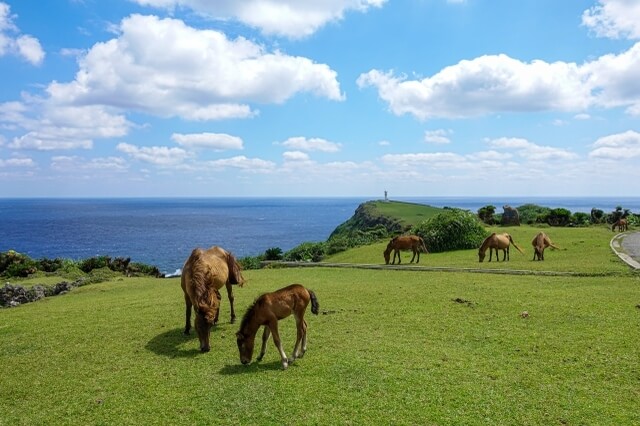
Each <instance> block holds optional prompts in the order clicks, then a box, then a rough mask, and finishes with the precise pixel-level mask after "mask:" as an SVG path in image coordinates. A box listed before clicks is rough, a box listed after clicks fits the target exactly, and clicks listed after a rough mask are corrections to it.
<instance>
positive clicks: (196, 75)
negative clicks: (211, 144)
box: [47, 15, 344, 120]
mask: <svg viewBox="0 0 640 426" xmlns="http://www.w3.org/2000/svg"><path fill="white" fill-rule="evenodd" d="M119 30H120V34H119V36H118V38H115V39H112V40H109V41H107V42H104V43H97V44H95V45H94V46H93V47H92V48H91V49H90V50H89V51H88V52H87V54H86V55H85V56H84V57H82V58H81V59H80V61H79V64H80V69H79V71H78V72H77V74H76V78H75V80H74V81H72V82H69V83H58V82H53V83H51V84H50V85H49V86H48V88H47V91H48V93H49V94H50V96H51V97H52V98H53V99H55V100H57V101H58V102H67V103H69V104H75V105H78V104H83V105H87V104H89V105H96V104H97V105H106V106H110V107H114V108H121V109H128V110H135V111H141V112H145V113H148V114H151V115H156V116H160V117H173V116H178V117H182V118H185V119H188V120H217V119H229V118H246V117H251V116H252V115H255V114H256V112H255V111H253V110H252V109H251V108H250V106H249V105H248V104H247V102H260V103H275V104H278V103H283V102H285V101H286V100H288V99H289V98H291V97H292V96H294V95H296V94H298V93H312V94H314V95H317V96H321V97H325V98H328V99H331V100H336V101H339V100H343V99H344V96H343V95H342V93H341V92H340V86H339V83H338V81H337V79H336V76H337V74H336V72H335V71H333V70H332V69H331V68H329V66H327V65H325V64H318V63H314V62H313V61H311V60H310V59H308V58H304V57H299V56H288V55H285V54H283V53H281V52H278V51H276V52H267V51H265V49H264V48H263V47H262V46H260V45H258V44H256V43H253V42H251V41H249V40H247V39H245V38H243V37H238V38H236V39H234V40H230V39H228V38H227V37H226V35H225V34H223V33H221V32H218V31H213V30H199V29H195V28H192V27H189V26H187V25H186V24H185V23H184V22H182V21H180V20H176V19H160V18H158V17H155V16H141V15H132V16H130V17H128V18H125V19H123V20H122V22H121V25H120V27H119Z"/></svg>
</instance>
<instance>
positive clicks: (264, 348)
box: [258, 325, 269, 361]
mask: <svg viewBox="0 0 640 426" xmlns="http://www.w3.org/2000/svg"><path fill="white" fill-rule="evenodd" d="M267 340H269V327H267V326H266V325H265V326H264V331H263V332H262V348H260V355H258V361H262V357H263V356H264V354H265V352H267Z"/></svg>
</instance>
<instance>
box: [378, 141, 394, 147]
mask: <svg viewBox="0 0 640 426" xmlns="http://www.w3.org/2000/svg"><path fill="white" fill-rule="evenodd" d="M378 145H380V146H391V142H389V141H380V142H378Z"/></svg>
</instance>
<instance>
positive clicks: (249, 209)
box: [0, 197, 640, 274]
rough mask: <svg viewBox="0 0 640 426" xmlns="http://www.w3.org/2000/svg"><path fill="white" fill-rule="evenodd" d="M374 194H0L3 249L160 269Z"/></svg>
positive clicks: (605, 205) (575, 202) (577, 201)
mask: <svg viewBox="0 0 640 426" xmlns="http://www.w3.org/2000/svg"><path fill="white" fill-rule="evenodd" d="M370 199H372V198H365V197H362V198H194V199H187V198H141V199H125V198H123V199H41V198H38V199H0V251H1V252H4V251H7V250H16V251H18V252H20V253H24V254H27V255H29V256H30V257H32V258H35V259H39V258H43V257H47V258H56V257H60V258H67V259H75V260H78V259H85V258H88V257H93V256H99V255H107V256H111V257H131V260H132V261H133V262H141V263H145V264H149V265H155V266H157V267H158V268H159V269H160V270H161V271H162V272H163V273H166V274H175V273H179V269H180V268H181V267H182V264H183V263H184V261H185V260H186V259H187V257H188V256H189V254H190V253H191V250H193V249H194V248H195V247H210V246H212V245H219V246H222V247H224V248H226V249H227V250H230V251H231V252H233V253H234V254H235V255H236V256H237V257H239V258H241V257H245V256H256V255H258V254H262V253H264V251H265V250H267V249H269V248H271V247H280V248H281V249H282V250H283V251H287V250H290V249H292V248H293V247H296V246H297V245H299V244H301V243H303V242H305V241H325V240H326V239H327V238H328V237H329V235H330V234H331V232H332V231H333V230H334V229H335V228H336V227H337V226H338V225H340V224H341V223H343V222H344V221H346V220H347V219H349V218H350V217H351V216H352V215H353V213H354V212H355V209H356V208H357V207H358V205H360V204H361V203H362V202H365V201H368V200H370ZM393 199H394V200H398V201H408V202H416V203H420V204H428V205H431V206H435V207H459V208H463V209H468V210H471V211H473V212H476V211H477V210H478V209H479V208H480V207H483V206H486V205H488V204H491V205H494V206H496V212H498V213H501V212H502V206H503V205H510V206H512V207H518V206H520V205H523V204H527V203H532V204H538V205H541V206H545V207H550V208H557V207H563V208H566V209H568V210H570V211H571V212H574V213H575V212H585V213H588V212H590V211H591V209H592V208H594V207H595V208H598V209H601V210H603V211H604V212H605V213H609V212H611V211H613V210H615V208H616V206H622V207H623V208H625V209H629V210H631V211H632V212H633V213H640V197H624V198H620V197H587V198H585V197H582V198H578V197H574V198H571V197H563V198H560V197H558V198H554V197H400V198H393Z"/></svg>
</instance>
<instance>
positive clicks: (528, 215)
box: [518, 204, 551, 225]
mask: <svg viewBox="0 0 640 426" xmlns="http://www.w3.org/2000/svg"><path fill="white" fill-rule="evenodd" d="M550 211H551V209H550V208H548V207H542V206H538V205H537V204H523V205H521V206H520V207H518V213H519V214H520V223H526V224H527V225H533V224H534V223H545V222H546V221H545V220H544V218H545V217H546V216H547V215H548V214H549V212H550Z"/></svg>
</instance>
